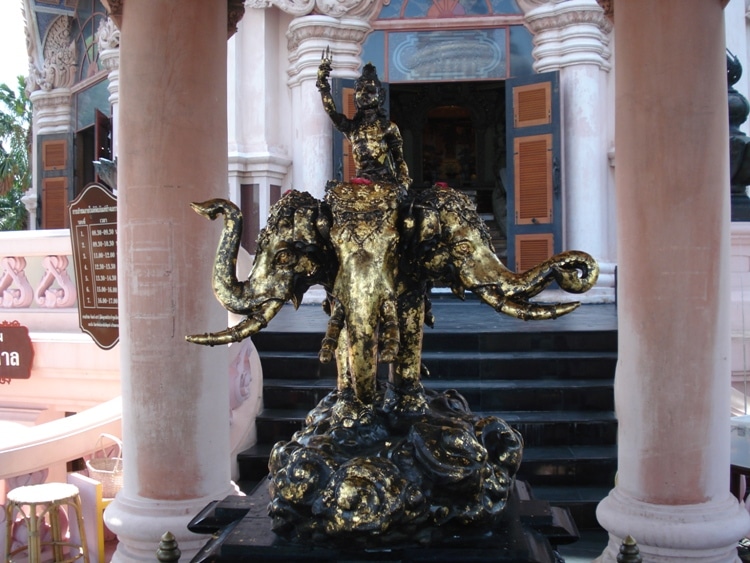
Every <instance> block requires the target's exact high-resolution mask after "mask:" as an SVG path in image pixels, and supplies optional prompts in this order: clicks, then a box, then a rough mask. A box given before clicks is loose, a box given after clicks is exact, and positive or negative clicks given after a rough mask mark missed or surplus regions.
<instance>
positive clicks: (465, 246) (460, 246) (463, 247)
mask: <svg viewBox="0 0 750 563" xmlns="http://www.w3.org/2000/svg"><path fill="white" fill-rule="evenodd" d="M473 252H474V245H473V244H471V243H470V242H469V241H468V240H463V241H461V242H459V243H457V244H456V245H455V246H454V247H453V253H454V254H457V255H459V256H468V255H469V254H472V253H473Z"/></svg>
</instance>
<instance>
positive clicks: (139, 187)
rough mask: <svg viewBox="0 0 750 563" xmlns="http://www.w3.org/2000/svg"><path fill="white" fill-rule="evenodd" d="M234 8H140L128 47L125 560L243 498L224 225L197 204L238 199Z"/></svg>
mask: <svg viewBox="0 0 750 563" xmlns="http://www.w3.org/2000/svg"><path fill="white" fill-rule="evenodd" d="M226 43H227V2H226V1H211V2H206V1H205V0H180V1H179V2H175V1H173V0H127V1H126V2H124V3H123V15H122V25H121V46H120V130H119V135H120V138H119V151H118V166H119V171H118V172H119V178H118V185H119V192H118V198H119V201H118V223H119V225H118V231H119V232H118V254H119V255H118V275H119V282H120V283H119V298H120V346H121V350H120V356H121V376H122V395H123V439H124V476H125V486H124V489H123V490H122V491H121V493H120V494H119V495H118V496H117V499H116V500H115V502H114V503H113V504H112V505H111V506H110V507H109V508H108V509H107V511H106V515H105V517H106V522H107V525H108V526H109V527H110V528H111V529H112V530H113V531H114V532H115V533H116V534H117V535H118V539H119V545H118V547H117V552H116V553H115V556H114V559H113V561H128V562H130V561H153V560H154V557H155V556H154V553H155V550H156V548H157V546H158V543H159V538H160V537H161V535H162V534H164V532H166V531H171V532H172V533H173V534H174V535H175V536H176V537H177V540H178V542H179V545H180V549H181V550H182V557H183V558H185V560H189V559H190V557H191V554H194V553H195V552H196V551H197V550H198V549H199V548H200V546H202V545H203V544H204V543H205V541H206V538H205V537H200V536H196V535H193V534H190V533H189V532H188V531H187V529H186V524H187V523H188V521H189V520H190V519H191V518H192V517H193V516H194V515H195V514H197V513H198V511H200V509H201V508H203V507H204V506H205V505H206V504H207V503H208V502H209V501H210V500H212V499H215V498H222V497H223V496H225V495H226V494H229V493H230V492H231V488H230V459H229V449H230V448H229V392H228V362H227V352H226V349H225V348H224V347H218V348H206V347H201V346H197V345H194V344H189V343H187V342H186V341H185V335H186V334H191V333H197V332H204V331H206V330H217V329H221V328H224V327H226V326H227V317H226V313H225V312H224V311H223V309H222V308H221V307H220V305H219V304H218V303H217V302H216V300H215V299H214V297H213V295H212V293H211V289H210V277H211V269H212V263H213V257H214V253H215V250H216V243H217V241H218V236H219V230H220V228H221V224H220V223H218V222H217V223H210V222H208V221H206V220H205V219H204V218H202V217H200V216H199V215H197V214H196V213H194V212H193V211H192V209H191V208H190V202H193V201H205V200H207V199H210V198H214V197H226V194H227V113H226V111H227V95H226V65H227V46H226Z"/></svg>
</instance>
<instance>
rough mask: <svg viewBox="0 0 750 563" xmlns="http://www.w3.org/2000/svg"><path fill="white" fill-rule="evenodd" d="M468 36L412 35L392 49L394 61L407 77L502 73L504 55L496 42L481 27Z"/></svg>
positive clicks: (442, 78) (440, 78)
mask: <svg viewBox="0 0 750 563" xmlns="http://www.w3.org/2000/svg"><path fill="white" fill-rule="evenodd" d="M469 34H470V35H471V37H467V36H462V37H456V36H454V35H450V34H448V35H442V34H440V33H439V32H435V33H432V34H429V35H425V36H423V37H418V36H417V35H411V36H410V37H408V38H407V39H406V40H405V41H404V42H402V43H401V44H399V45H398V47H396V49H395V51H394V56H393V65H394V66H395V67H396V70H397V71H398V72H399V73H401V74H403V76H404V77H405V78H406V79H408V80H427V79H431V80H449V79H459V78H463V77H465V76H468V75H470V76H477V77H482V78H492V77H495V76H502V75H504V74H505V60H504V59H505V57H504V54H503V51H502V49H501V48H500V47H499V46H498V44H497V43H496V42H494V41H492V40H491V37H488V36H487V35H485V34H484V33H482V31H481V30H477V31H476V32H470V33H469Z"/></svg>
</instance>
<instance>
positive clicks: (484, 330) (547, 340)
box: [238, 294, 617, 530]
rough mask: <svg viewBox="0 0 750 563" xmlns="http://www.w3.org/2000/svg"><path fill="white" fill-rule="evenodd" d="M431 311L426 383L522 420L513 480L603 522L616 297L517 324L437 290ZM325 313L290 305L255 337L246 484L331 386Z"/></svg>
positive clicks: (610, 479)
mask: <svg viewBox="0 0 750 563" xmlns="http://www.w3.org/2000/svg"><path fill="white" fill-rule="evenodd" d="M433 313H434V315H435V319H436V323H435V328H434V329H430V328H428V327H426V328H425V338H424V346H423V362H424V364H425V365H426V366H427V368H428V369H429V370H430V377H429V378H428V379H425V380H424V383H425V386H426V387H427V388H432V389H436V390H443V389H449V388H453V389H457V390H458V391H459V392H460V393H462V394H463V395H464V397H465V398H466V399H467V401H468V402H469V405H470V407H471V409H472V410H473V411H474V412H475V413H481V414H491V415H495V416H499V417H500V418H503V419H504V420H506V421H507V422H508V423H510V424H511V425H513V426H514V427H515V428H517V429H518V430H519V431H520V432H521V433H522V435H523V437H524V442H525V449H524V461H523V463H522V465H521V469H520V471H519V474H518V479H520V480H523V481H526V482H527V483H528V485H529V486H530V488H531V492H532V494H533V496H534V497H535V498H537V499H542V500H547V501H549V502H550V503H551V504H552V505H553V506H563V507H566V508H568V509H569V510H570V513H571V514H572V516H573V518H574V519H575V521H576V524H577V525H578V528H579V529H582V530H585V529H591V528H596V527H598V524H597V522H596V518H595V515H594V510H595V507H596V504H597V503H598V502H599V501H600V500H601V499H602V498H604V496H606V494H607V493H608V492H609V490H610V489H611V488H612V487H613V486H614V477H615V472H616V468H617V460H616V456H617V449H616V436H617V421H616V419H615V415H614V405H613V403H614V400H613V380H614V372H615V364H616V361H617V319H616V310H615V306H614V305H584V306H581V307H580V308H579V309H577V310H576V311H574V312H573V313H571V314H569V315H567V316H565V317H561V318H559V319H556V320H551V321H529V322H523V321H520V320H517V319H513V318H509V317H506V316H505V315H500V314H498V313H496V312H494V311H493V310H492V309H491V308H490V307H488V306H486V305H484V304H483V303H481V302H479V301H478V300H477V299H476V298H473V296H472V297H467V300H466V301H464V302H462V301H460V300H458V299H456V298H455V297H453V296H452V295H450V294H438V295H433ZM326 321H327V317H326V316H325V314H324V313H323V311H322V308H321V307H320V306H319V305H303V306H301V307H300V309H299V310H298V311H294V309H293V308H292V307H291V306H285V307H284V309H283V310H282V312H281V313H280V314H279V315H278V316H277V317H276V318H275V319H274V320H273V321H272V322H271V323H270V324H269V326H268V327H267V328H266V329H265V330H264V331H263V332H262V333H260V334H258V335H256V336H255V337H253V341H254V343H255V345H256V347H257V349H258V352H259V354H260V357H261V361H262V364H263V374H264V396H263V399H264V410H263V411H262V412H261V414H260V416H259V417H258V419H257V429H258V443H257V445H255V446H254V447H252V448H250V449H248V450H246V451H244V452H242V453H240V454H239V456H238V463H239V467H240V486H241V487H242V488H243V490H246V491H249V490H250V489H251V488H252V487H253V486H254V485H255V484H256V483H257V482H258V481H260V480H262V479H264V478H265V476H266V474H267V472H268V470H267V461H268V454H269V452H270V449H271V447H272V446H273V444H274V443H276V442H277V441H279V440H289V439H290V437H291V435H292V434H293V433H294V432H295V431H296V430H298V429H299V428H301V426H302V424H303V420H304V418H305V416H306V414H307V412H308V411H309V410H310V409H311V408H313V406H315V404H316V403H317V402H318V401H319V400H320V399H321V398H323V397H324V396H325V395H326V394H327V393H328V392H329V391H330V390H331V389H332V388H333V387H334V386H335V367H334V366H333V365H322V364H320V363H319V362H318V358H317V353H318V350H319V347H320V342H321V340H322V337H323V333H324V330H325V326H326ZM382 371H383V372H384V373H385V370H382ZM384 373H383V375H384Z"/></svg>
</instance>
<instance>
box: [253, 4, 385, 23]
mask: <svg viewBox="0 0 750 563" xmlns="http://www.w3.org/2000/svg"><path fill="white" fill-rule="evenodd" d="M245 5H246V6H247V7H248V8H270V7H271V6H276V7H277V8H279V9H280V10H282V11H284V12H286V13H288V14H292V15H293V16H306V15H308V14H312V13H315V14H321V15H325V16H331V17H334V18H340V17H344V16H348V17H360V18H365V19H368V20H369V19H370V18H371V17H372V16H373V15H374V14H375V12H377V10H378V9H379V8H380V7H381V5H382V0H247V2H246V4H245Z"/></svg>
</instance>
